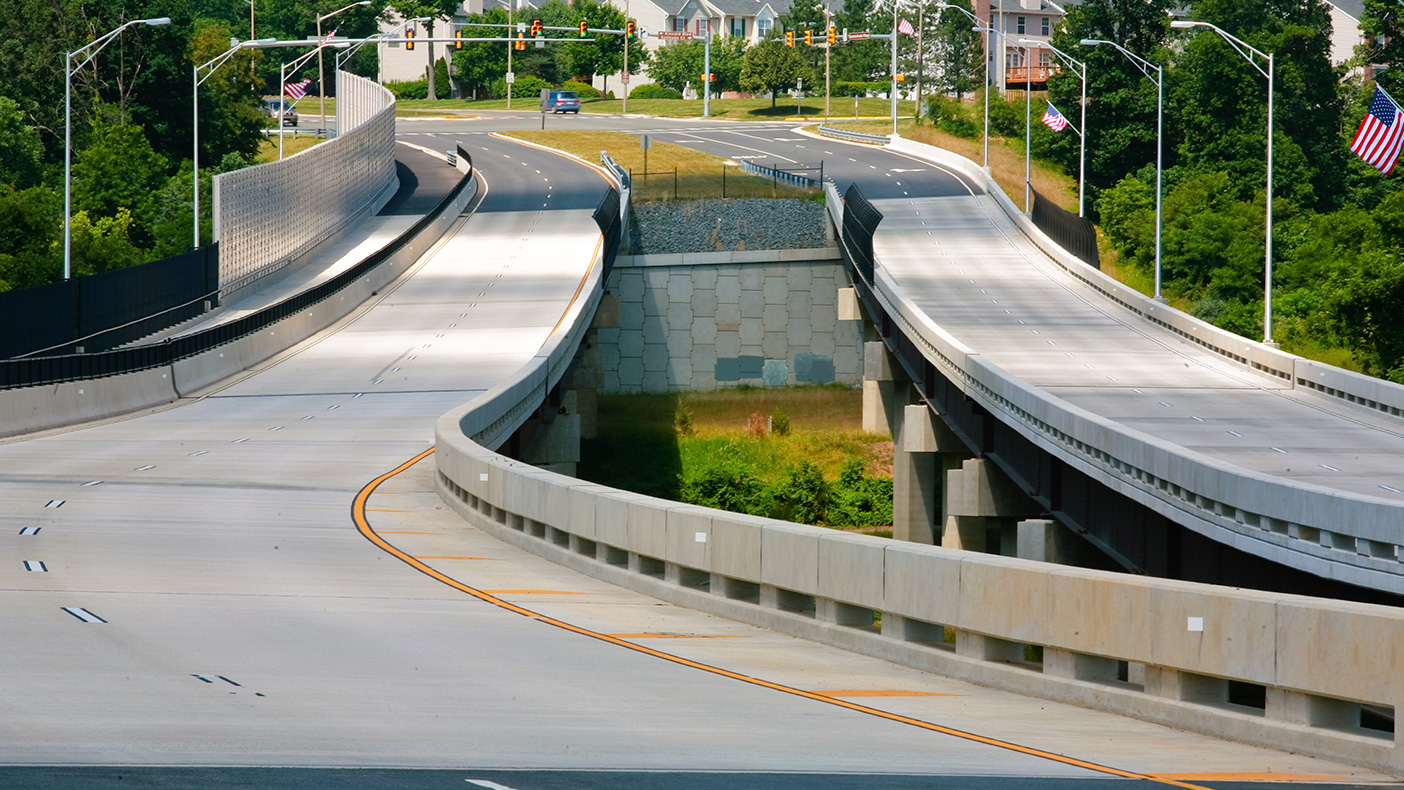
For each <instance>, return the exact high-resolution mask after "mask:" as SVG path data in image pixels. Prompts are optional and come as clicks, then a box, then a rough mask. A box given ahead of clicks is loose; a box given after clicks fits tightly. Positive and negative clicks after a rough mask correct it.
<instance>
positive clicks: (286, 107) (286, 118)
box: [263, 99, 297, 126]
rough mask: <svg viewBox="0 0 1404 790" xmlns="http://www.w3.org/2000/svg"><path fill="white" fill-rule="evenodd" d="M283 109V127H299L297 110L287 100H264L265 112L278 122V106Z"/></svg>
mask: <svg viewBox="0 0 1404 790" xmlns="http://www.w3.org/2000/svg"><path fill="white" fill-rule="evenodd" d="M280 104H281V105H282V107H283V125H284V126H297V108H295V107H293V106H292V102H290V101H288V100H287V99H264V100H263V112H264V114H265V115H267V116H268V117H269V118H272V119H274V120H277V118H278V106H279V105H280Z"/></svg>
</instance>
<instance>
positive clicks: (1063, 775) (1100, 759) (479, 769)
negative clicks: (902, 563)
mask: <svg viewBox="0 0 1404 790" xmlns="http://www.w3.org/2000/svg"><path fill="white" fill-rule="evenodd" d="M475 142H481V143H483V145H482V146H481V147H483V148H487V149H489V150H491V151H494V152H496V153H497V154H499V156H497V157H496V160H494V159H493V158H492V157H489V156H486V155H485V156H481V157H480V158H479V159H478V167H479V170H480V173H481V174H482V176H483V177H484V178H485V180H486V186H487V198H486V199H485V201H484V205H483V207H482V208H481V209H480V210H479V211H478V212H477V213H476V214H474V215H473V216H471V217H470V218H468V219H467V220H466V221H464V222H462V223H461V224H459V225H456V226H455V227H454V229H453V230H452V231H451V233H450V235H449V236H448V237H446V239H445V240H444V241H443V242H442V243H441V244H440V245H438V246H437V247H436V248H435V249H433V250H432V251H431V252H430V253H429V254H428V255H426V256H425V258H424V259H422V260H421V262H420V263H419V264H417V265H416V266H415V267H414V268H413V269H412V271H411V273H410V275H409V276H407V277H406V278H404V279H402V280H401V281H399V282H398V283H396V284H395V285H394V286H393V287H391V288H387V289H385V290H383V291H382V292H381V293H380V294H378V295H377V296H376V297H375V298H374V299H373V300H372V301H371V302H370V303H368V304H367V305H366V306H365V307H364V308H363V309H362V310H360V311H358V312H356V313H355V314H353V315H352V316H351V317H349V318H348V319H346V320H345V321H343V322H341V323H340V324H338V325H337V326H335V327H333V328H332V329H331V330H329V331H327V332H324V333H322V334H319V335H317V336H316V337H314V338H313V339H311V340H309V341H307V342H305V343H303V344H301V345H299V346H298V347H296V348H294V349H292V350H290V351H288V352H287V353H285V354H282V355H280V356H278V357H276V358H274V359H273V360H270V361H269V362H267V363H264V364H261V365H259V366H258V367H257V369H255V370H251V371H249V372H248V373H247V374H245V375H243V376H240V377H237V378H236V379H234V380H231V381H228V382H225V383H223V384H221V385H219V386H217V387H215V388H212V389H211V390H209V391H207V392H205V393H203V394H201V395H199V396H197V397H193V398H189V399H186V400H185V401H183V402H182V403H180V404H178V405H177V406H175V407H171V408H165V409H160V410H155V411H151V412H147V413H143V414H138V415H132V416H129V417H126V418H122V419H115V420H110V421H106V422H104V423H101V424H94V425H89V426H83V427H81V428H75V429H72V430H65V431H59V432H54V433H51V434H48V435H44V436H34V437H28V438H22V439H18V440H14V441H10V442H7V443H5V444H3V445H0V470H2V471H0V508H2V509H0V580H3V581H2V582H0V635H3V636H0V662H3V665H4V666H5V672H4V673H3V674H0V701H2V702H0V705H3V707H0V711H3V712H2V713H0V763H3V764H4V765H6V766H9V767H0V786H7V787H8V786H14V787H113V786H119V785H120V786H124V787H125V786H133V785H138V784H140V785H147V786H185V787H197V786H198V787H206V788H221V787H235V786H240V787H243V786H301V787H325V788H330V787H338V788H350V787H371V786H375V787H383V786H398V787H439V786H444V787H448V786H453V787H474V786H477V787H498V788H501V787H512V788H517V789H518V790H537V789H542V790H544V788H558V787H586V786H590V787H641V788H645V787H682V788H704V787H705V788H712V787H735V786H754V787H777V788H785V787H821V788H830V787H832V788H839V787H879V788H888V787H891V788H896V787H931V786H942V787H970V788H995V787H1026V786H1037V787H1052V788H1073V787H1078V788H1082V787H1090V786H1097V785H1100V784H1110V783H1118V784H1125V783H1126V782H1128V781H1131V782H1135V783H1137V784H1141V785H1147V786H1149V785H1155V786H1177V787H1211V786H1222V784H1221V781H1222V780H1225V779H1238V780H1242V779H1255V780H1262V779H1280V778H1292V777H1295V778H1299V779H1300V778H1304V777H1316V778H1325V779H1328V780H1329V781H1333V782H1337V783H1347V782H1354V781H1377V780H1383V777H1380V776H1378V775H1375V774H1371V773H1369V772H1365V771H1360V770H1356V769H1352V768H1349V767H1346V766H1342V765H1338V764H1332V763H1328V762H1324V761H1319V760H1312V759H1308V758H1303V757H1298V756H1292V755H1287V754H1282V753H1277V752H1272V751H1268V750H1263V749H1256V748H1250V747H1245V746H1240V745H1235V744H1230V743H1225V742H1218V741H1215V740H1213V739H1209V738H1204V737H1200V736H1194V735H1189V734H1186V733H1182V732H1177V731H1174V730H1170V729H1166V728H1162V727H1158V726H1154V725H1150V724H1145V723H1141V722H1135V721H1128V720H1125V719H1120V718H1117V717H1114V716H1110V715H1106V714H1102V713H1096V712H1091V711H1087V710H1082V709H1078V708H1072V707H1069V706H1064V705H1058V704H1055V703H1048V702H1043V701H1034V700H1029V699H1025V698H1021V697H1017V696H1014V695H1010V694H1005V693H1001V692H996V691H991V690H988V689H983V688H979V687H976V686H972V685H969V684H965V683H960V682H956V681H952V680H947V679H943V678H939V677H935V676H931V675H927V674H923V673H920V672H917V671H914V670H910V669H904V668H900V667H896V666H894V665H891V664H887V663H884V662H881V661H877V660H874V659H870V658H865V657H861V656H857V655H853V654H849V653H845V652H842V651H838V650H833V649H829V648H824V647H820V646H818V645H815V644H812V643H808V642H804V641H800V640H796V639H792V638H788V637H783V636H780V635H777V634H774V633H771V632H767V631H764V630H761V629H757V628H753V627H749V626H744V625H741V624H738V623H734V622H730V621H726V620H721V619H718V618H714V617H710V616H706V615H702V614H699V613H695V612H691V611H688V610H685V609H681V608H678V607H674V606H668V605H663V604H661V603H660V602H658V601H656V600H653V599H649V598H645V597H642V596H640V595H637V594H634V593H630V592H627V591H624V590H622V589H619V588H616V587H612V586H610V585H608V584H605V583H602V582H598V581H594V580H592V579H589V578H586V577H584V576H581V575H578V574H576V573H574V572H571V571H569V570H566V569H564V568H561V567H559V566H556V565H552V564H550V563H547V562H545V561H543V560H540V559H538V558H535V557H533V556H530V555H527V554H526V553H524V552H522V551H520V550H517V549H515V548H513V547H511V546H508V545H506V544H503V543H501V542H499V541H497V540H494V539H492V538H490V537H488V536H486V535H484V534H483V533H480V532H478V531H477V530H475V529H472V528H470V527H468V526H467V525H466V524H465V523H464V522H463V521H462V520H460V519H459V518H458V517H457V516H456V515H454V514H452V513H451V512H450V511H448V510H447V509H445V507H444V506H443V504H442V503H441V502H440V501H439V499H438V498H437V496H436V495H435V494H434V493H433V491H434V486H433V479H432V478H433V471H432V465H431V463H426V462H423V461H420V462H418V463H407V462H411V461H413V460H414V459H417V458H422V457H423V454H424V453H425V451H426V450H428V449H429V447H430V444H431V441H432V431H433V427H434V420H435V419H436V418H437V417H438V416H439V415H441V414H443V413H444V412H446V411H448V410H449V409H450V408H452V407H454V406H456V405H457V404H460V403H462V402H464V401H466V400H468V399H469V398H471V397H472V396H473V395H475V394H477V393H480V392H482V391H484V390H486V389H487V388H489V387H491V386H493V384H494V383H495V382H498V381H500V380H501V379H503V378H504V377H506V376H507V375H508V374H510V373H511V372H512V371H514V370H516V369H517V368H518V367H520V366H521V365H523V364H524V363H525V361H526V360H527V359H529V358H530V357H531V355H532V354H533V353H534V352H535V351H536V350H537V349H538V348H540V347H541V345H542V344H543V343H544V342H546V340H547V339H548V337H549V336H550V335H551V333H552V332H553V331H555V329H556V322H557V321H558V320H559V317H560V316H561V315H562V314H564V313H565V312H566V310H567V309H568V306H569V304H570V302H571V300H572V299H575V298H577V292H578V289H579V286H580V283H581V282H582V280H583V279H584V277H585V275H586V273H587V272H588V270H589V269H590V267H592V266H596V265H598V261H597V260H596V255H597V250H598V246H599V233H598V230H597V229H596V226H595V225H594V223H593V221H592V219H591V218H590V214H589V211H587V210H583V209H580V208H579V207H578V205H580V204H585V205H593V203H594V202H597V201H598V197H599V196H600V195H601V194H602V192H603V189H604V188H605V187H604V183H603V181H602V180H601V178H600V176H599V175H598V174H597V173H594V172H593V171H589V170H586V169H584V168H581V167H578V166H576V165H573V164H569V163H563V162H562V161H561V160H559V159H557V158H555V157H554V156H553V155H551V154H548V153H544V152H540V151H535V150H532V149H525V148H521V147H518V146H514V145H511V144H508V143H503V142H499V141H488V140H485V139H482V138H479V140H477V141H475ZM475 156H478V155H477V154H476V153H475ZM538 170H539V171H540V172H535V171H538ZM538 179H540V180H539V181H538ZM545 195H550V197H545ZM537 200H540V202H543V203H545V204H546V205H544V206H534V205H533V206H531V207H524V206H525V205H526V204H527V202H528V201H530V202H532V203H534V202H536V201H537ZM494 201H499V202H497V203H494ZM556 205H560V206H561V208H556V207H555V206H556ZM501 207H508V208H515V209H516V210H512V211H493V210H492V209H494V208H501ZM373 481H375V482H376V486H375V487H374V488H372V487H371V484H372V482H373ZM358 492H361V493H362V496H361V497H360V498H359V499H358V497H357V494H358ZM357 518H360V519H362V520H363V522H364V530H365V534H362V532H361V531H358V529H357V527H356V519H357ZM370 534H373V535H374V536H375V537H376V539H377V541H380V542H381V543H382V544H383V545H377V544H376V543H373V542H372V541H370V540H367V535H370ZM386 548H393V549H394V551H395V552H398V553H399V554H402V555H403V556H405V557H409V558H414V559H415V561H416V562H418V563H421V564H422V565H423V566H424V567H426V568H429V569H431V570H432V572H433V573H432V574H427V573H425V572H422V571H421V570H417V569H416V568H414V567H411V566H410V565H408V564H406V563H405V562H403V561H401V560H400V559H398V558H397V556H396V554H392V553H390V552H388V551H386V550H385V549H386ZM470 592H477V593H479V594H478V595H474V594H469V593H470ZM630 645H632V646H635V647H632V648H631V647H629V646H630ZM638 648H647V649H638ZM713 670H722V671H720V672H718V671H713ZM845 701H846V702H845ZM836 703H844V704H836ZM848 703H852V704H848ZM878 714H882V715H878ZM191 766H197V767H195V768H192V767H191ZM270 766H271V767H270ZM344 767H354V768H363V769H375V770H365V771H349V772H347V771H324V770H306V769H326V768H344ZM411 768H413V769H435V770H414V771H410V770H405V769H411ZM558 770H560V771H571V772H575V773H558V772H557V771H558ZM582 771H583V772H585V773H579V772H582ZM599 771H609V772H613V773H608V774H600V773H594V772H599ZM933 777H942V778H940V779H934V778H933Z"/></svg>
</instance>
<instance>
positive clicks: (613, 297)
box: [597, 248, 863, 393]
mask: <svg viewBox="0 0 1404 790" xmlns="http://www.w3.org/2000/svg"><path fill="white" fill-rule="evenodd" d="M847 281H848V278H847V275H846V274H845V273H844V269H843V262H842V259H841V258H840V257H839V253H838V250H837V249H834V248H828V249H819V250H753V251H742V252H719V253H693V254H686V255H636V256H632V257H630V256H620V257H619V259H618V260H617V261H616V263H615V265H614V270H613V271H612V272H611V273H610V276H609V283H608V290H609V296H607V297H606V300H605V302H604V304H603V305H602V309H601V313H600V318H599V322H598V323H597V326H599V327H600V328H599V330H598V332H597V341H598V343H599V346H600V352H601V354H600V356H601V362H602V368H603V373H604V381H603V387H602V391H603V392H608V393H619V392H624V393H636V392H669V391H682V390H689V391H708V390H714V389H717V388H718V387H726V386H735V385H737V384H751V385H756V386H762V385H763V386H770V387H775V386H785V385H791V384H829V383H834V382H837V383H841V384H849V385H853V384H857V383H858V382H859V381H861V380H862V377H863V349H862V340H863V336H862V333H863V328H862V323H861V322H859V321H844V320H839V313H838V307H837V294H838V290H839V288H841V287H843V286H845V285H846V284H847Z"/></svg>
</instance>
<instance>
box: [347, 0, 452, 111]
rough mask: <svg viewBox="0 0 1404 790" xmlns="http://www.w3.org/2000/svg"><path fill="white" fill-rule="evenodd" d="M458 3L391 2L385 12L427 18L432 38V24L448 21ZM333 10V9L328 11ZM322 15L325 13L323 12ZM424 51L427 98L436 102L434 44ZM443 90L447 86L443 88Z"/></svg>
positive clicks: (431, 0)
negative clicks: (427, 84) (427, 85)
mask: <svg viewBox="0 0 1404 790" xmlns="http://www.w3.org/2000/svg"><path fill="white" fill-rule="evenodd" d="M459 5H460V3H459V2H457V0H391V2H390V3H389V5H388V6H387V7H386V9H385V10H386V12H387V13H388V12H390V11H394V12H395V14H398V15H399V16H400V18H401V19H415V18H417V17H429V21H428V22H426V23H425V33H427V34H428V38H433V37H434V22H435V21H436V20H444V21H448V20H449V19H451V18H452V17H453V15H454V14H455V13H456V12H457V11H458V8H459ZM329 10H335V8H332V9H329ZM322 13H326V12H325V11H324V12H322ZM424 49H425V50H426V52H425V55H426V58H427V59H426V60H425V62H424V66H425V72H426V74H427V78H428V81H429V87H428V91H429V92H428V98H429V101H437V100H438V98H439V96H438V92H437V89H436V87H435V85H434V60H435V58H434V42H432V41H430V42H427V43H426V44H425V46H424ZM444 88H445V90H447V89H448V86H447V85H445V86H444Z"/></svg>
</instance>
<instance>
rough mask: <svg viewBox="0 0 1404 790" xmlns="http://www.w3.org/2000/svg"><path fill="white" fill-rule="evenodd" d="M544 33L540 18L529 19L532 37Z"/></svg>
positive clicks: (538, 36)
mask: <svg viewBox="0 0 1404 790" xmlns="http://www.w3.org/2000/svg"><path fill="white" fill-rule="evenodd" d="M544 33H545V29H544V28H543V27H542V26H541V20H540V19H533V20H531V37H532V38H540V37H541V36H542V35H543V34H544Z"/></svg>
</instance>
